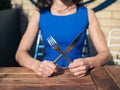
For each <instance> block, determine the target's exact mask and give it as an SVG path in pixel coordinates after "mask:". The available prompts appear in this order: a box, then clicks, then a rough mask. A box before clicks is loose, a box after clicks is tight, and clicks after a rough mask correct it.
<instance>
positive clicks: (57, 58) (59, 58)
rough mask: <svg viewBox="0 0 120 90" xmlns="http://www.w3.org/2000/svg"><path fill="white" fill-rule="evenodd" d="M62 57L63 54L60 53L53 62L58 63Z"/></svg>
mask: <svg viewBox="0 0 120 90" xmlns="http://www.w3.org/2000/svg"><path fill="white" fill-rule="evenodd" d="M61 57H62V54H60V55H59V56H58V57H57V58H56V59H55V60H54V61H53V63H54V64H56V63H57V61H58V60H59V59H60V58H61Z"/></svg>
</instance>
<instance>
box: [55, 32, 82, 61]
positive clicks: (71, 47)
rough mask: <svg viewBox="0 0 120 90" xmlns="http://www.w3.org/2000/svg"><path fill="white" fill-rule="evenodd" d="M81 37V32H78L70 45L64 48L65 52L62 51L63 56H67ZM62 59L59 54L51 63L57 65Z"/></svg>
mask: <svg viewBox="0 0 120 90" xmlns="http://www.w3.org/2000/svg"><path fill="white" fill-rule="evenodd" d="M81 36H82V32H80V33H79V34H78V36H77V37H76V38H75V39H74V40H73V41H72V42H71V44H70V45H69V46H68V47H67V48H66V50H65V51H64V54H67V53H68V52H70V51H71V50H72V49H73V47H74V46H75V45H76V44H77V42H78V41H79V39H80V38H81ZM61 57H62V54H60V55H59V56H58V57H57V58H56V59H55V60H54V61H53V63H57V61H58V60H59V59H60V58H61Z"/></svg>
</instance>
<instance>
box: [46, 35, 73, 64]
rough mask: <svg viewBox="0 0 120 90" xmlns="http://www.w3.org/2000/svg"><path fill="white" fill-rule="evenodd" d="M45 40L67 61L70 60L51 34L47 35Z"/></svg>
mask: <svg viewBox="0 0 120 90" xmlns="http://www.w3.org/2000/svg"><path fill="white" fill-rule="evenodd" d="M47 41H48V43H49V44H50V46H51V47H52V48H53V49H54V50H56V51H58V52H60V53H61V54H62V55H63V56H64V58H65V59H66V60H67V61H68V62H69V63H70V62H71V60H70V58H69V57H67V56H66V55H65V53H64V52H63V51H62V50H61V48H60V46H59V44H58V43H57V42H56V41H55V39H54V38H53V37H52V36H49V37H48V38H47ZM54 63H56V62H54Z"/></svg>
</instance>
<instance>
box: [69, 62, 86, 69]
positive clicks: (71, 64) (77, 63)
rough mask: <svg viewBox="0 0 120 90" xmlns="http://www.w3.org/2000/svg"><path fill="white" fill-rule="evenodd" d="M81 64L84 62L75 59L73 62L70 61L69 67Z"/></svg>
mask: <svg viewBox="0 0 120 90" xmlns="http://www.w3.org/2000/svg"><path fill="white" fill-rule="evenodd" d="M81 65H84V62H83V61H82V60H77V61H74V62H73V63H70V64H69V68H77V67H79V66H81Z"/></svg>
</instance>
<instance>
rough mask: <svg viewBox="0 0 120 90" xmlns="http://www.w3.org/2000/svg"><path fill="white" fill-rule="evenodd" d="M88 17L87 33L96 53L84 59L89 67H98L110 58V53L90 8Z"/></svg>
mask: <svg viewBox="0 0 120 90" xmlns="http://www.w3.org/2000/svg"><path fill="white" fill-rule="evenodd" d="M88 17H89V27H88V29H89V30H88V31H89V35H90V38H91V40H92V42H93V45H94V46H95V48H96V50H97V52H98V54H97V55H96V56H94V57H91V58H86V59H87V60H88V61H89V63H90V64H91V67H98V66H101V65H103V64H105V63H107V62H108V61H109V60H110V58H111V54H110V52H109V49H108V47H107V43H106V40H105V37H104V34H103V32H102V30H101V28H100V25H99V22H98V20H97V18H96V16H95V14H94V12H93V11H92V10H91V9H88Z"/></svg>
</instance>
